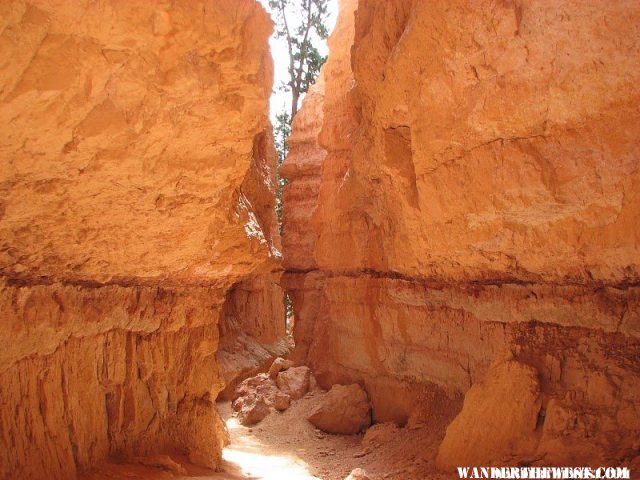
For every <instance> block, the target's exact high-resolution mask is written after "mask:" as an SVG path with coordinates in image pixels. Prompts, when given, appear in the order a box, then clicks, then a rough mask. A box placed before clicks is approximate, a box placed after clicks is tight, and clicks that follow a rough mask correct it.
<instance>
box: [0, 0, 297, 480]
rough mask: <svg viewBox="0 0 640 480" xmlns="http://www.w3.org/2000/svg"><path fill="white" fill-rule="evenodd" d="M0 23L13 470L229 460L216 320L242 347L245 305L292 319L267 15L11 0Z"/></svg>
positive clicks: (5, 441)
mask: <svg viewBox="0 0 640 480" xmlns="http://www.w3.org/2000/svg"><path fill="white" fill-rule="evenodd" d="M0 23H1V25H0V32H1V33H0V64H1V65H2V69H0V72H1V73H0V122H1V123H2V125H3V127H2V129H1V133H0V162H1V163H0V165H1V167H0V192H1V193H0V275H1V278H0V305H1V307H0V308H1V310H2V320H1V321H0V340H1V341H2V344H3V348H2V351H1V352H0V445H1V446H2V450H3V454H2V455H0V478H3V479H4V478H7V479H8V478H11V479H14V478H24V479H27V478H52V479H57V478H60V479H70V478H75V477H76V475H77V474H78V473H79V472H81V471H83V470H85V469H87V468H90V467H93V466H95V465H96V464H99V463H100V462H103V461H107V460H108V459H109V458H111V457H125V458H130V457H135V456H141V455H148V454H157V453H179V454H185V455H187V456H188V457H189V458H190V460H191V461H193V462H195V463H198V464H201V465H206V466H210V467H215V466H216V465H217V464H218V460H219V457H220V449H221V445H222V443H223V442H224V441H225V431H224V428H223V426H222V424H221V421H220V419H219V417H218V413H217V411H216V409H215V400H216V397H217V395H218V392H219V391H220V390H221V389H222V388H223V386H224V382H223V377H225V376H226V373H227V372H226V371H225V369H222V370H223V371H222V372H220V371H219V368H218V361H217V360H216V351H217V349H218V348H217V347H218V340H219V330H220V331H222V336H223V343H225V345H228V346H229V345H231V347H228V349H227V353H229V352H231V353H233V347H232V345H233V339H232V338H229V337H230V336H233V335H234V334H235V332H237V329H236V330H234V329H233V328H229V325H233V324H234V320H233V318H232V315H233V314H232V312H247V311H248V310H250V309H251V308H253V307H251V306H249V305H248V304H251V305H253V304H255V300H254V298H260V299H262V300H261V301H262V302H263V303H262V304H261V306H260V308H263V309H264V310H265V311H266V309H267V308H271V311H270V312H267V313H268V314H270V315H278V314H279V315H281V316H280V317H279V318H282V314H281V313H278V312H281V311H282V292H281V290H280V289H279V287H278V286H277V285H276V284H275V283H274V282H277V281H278V276H279V274H278V271H279V268H280V266H279V262H280V256H281V255H280V251H279V250H280V244H279V242H280V240H279V234H278V229H277V228H276V224H275V218H274V213H273V205H274V193H273V192H274V185H275V181H274V158H275V157H274V152H273V146H272V135H271V130H270V127H269V125H268V118H267V112H268V100H269V96H270V95H271V86H272V68H273V67H272V60H271V56H270V52H269V49H268V42H267V40H268V37H269V35H270V33H271V30H272V24H271V21H270V19H269V17H268V15H267V14H266V13H265V11H264V10H263V9H262V7H260V6H259V5H258V4H257V3H256V2H255V1H253V0H233V1H231V0H225V1H215V2H212V1H204V0H196V1H193V0H179V1H158V2H147V1H142V0H139V1H137V0H136V1H126V2H120V1H115V0H105V1H101V2H77V1H72V0H57V1H55V2H50V1H44V0H42V1H41V0H32V1H29V2H25V1H22V0H10V1H3V2H1V4H0ZM248 299H249V300H248ZM278 309H280V310H278ZM254 313H255V312H254ZM243 318H245V320H244V323H243V324H242V325H240V328H244V331H245V333H247V334H249V336H253V337H254V339H255V340H256V341H257V342H258V343H259V342H260V341H264V342H267V343H272V342H274V341H275V340H276V338H277V337H278V336H281V335H282V333H283V330H284V325H282V326H281V327H278V326H274V325H271V324H270V323H271V321H272V319H273V318H275V317H264V318H258V317H256V316H255V315H254V317H250V315H249V314H248V313H247V314H246V315H244V317H243ZM219 322H222V323H223V324H224V325H225V326H219ZM235 323H237V322H235Z"/></svg>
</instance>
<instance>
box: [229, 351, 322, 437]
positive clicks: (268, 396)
mask: <svg viewBox="0 0 640 480" xmlns="http://www.w3.org/2000/svg"><path fill="white" fill-rule="evenodd" d="M312 379H313V375H312V374H311V370H309V367H304V366H303V367H293V362H291V361H290V360H285V359H283V358H276V359H275V360H274V361H273V364H272V365H271V367H270V368H269V372H268V373H260V374H258V375H256V376H255V377H250V378H247V379H246V380H244V381H242V382H241V383H240V384H239V385H238V386H237V387H236V390H235V392H234V395H233V399H234V400H233V403H232V407H233V410H234V411H235V412H237V417H238V421H239V422H240V423H241V424H243V425H255V424H256V423H258V422H260V421H261V420H262V419H263V418H265V417H266V416H267V415H269V413H271V411H273V410H274V409H275V410H278V411H284V410H286V409H287V408H289V406H290V405H291V400H298V399H300V398H302V397H304V395H305V394H306V393H307V392H308V391H309V388H310V386H311V384H312V383H315V381H314V380H312Z"/></svg>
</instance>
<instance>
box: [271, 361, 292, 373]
mask: <svg viewBox="0 0 640 480" xmlns="http://www.w3.org/2000/svg"><path fill="white" fill-rule="evenodd" d="M291 367H293V362H292V361H291V360H285V359H284V358H282V357H278V358H276V359H275V360H274V361H273V363H272V364H271V367H269V376H270V377H271V378H276V376H277V375H278V373H280V372H281V371H282V370H287V369H289V368H291Z"/></svg>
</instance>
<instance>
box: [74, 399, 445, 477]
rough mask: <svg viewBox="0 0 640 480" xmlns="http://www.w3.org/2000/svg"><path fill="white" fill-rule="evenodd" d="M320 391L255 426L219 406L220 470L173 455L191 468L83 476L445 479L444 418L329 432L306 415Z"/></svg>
mask: <svg viewBox="0 0 640 480" xmlns="http://www.w3.org/2000/svg"><path fill="white" fill-rule="evenodd" d="M322 395H323V393H322V392H319V391H318V392H315V393H309V394H307V395H306V396H305V397H304V398H303V399H301V400H298V401H296V402H293V403H292V405H291V407H290V408H289V409H288V410H286V411H285V412H282V413H280V412H272V413H271V414H270V415H269V416H267V417H266V418H265V419H264V420H263V421H262V422H260V423H259V424H258V425H255V426H253V427H245V426H242V425H241V424H240V423H239V422H238V421H237V419H236V418H235V417H234V416H233V412H232V409H231V405H230V403H229V402H221V403H218V409H219V411H220V414H221V415H222V418H223V420H224V421H225V423H226V424H227V428H228V429H229V435H230V438H231V444H230V445H229V446H228V447H227V448H225V450H224V452H223V460H224V462H223V465H222V470H223V471H222V472H212V471H209V470H204V469H201V468H197V467H194V466H192V465H188V464H185V463H184V462H183V459H175V460H177V461H178V462H180V463H181V464H182V465H184V467H185V468H186V469H187V471H188V472H189V475H187V476H184V475H176V474H174V473H171V472H169V471H166V470H162V469H160V468H150V467H143V466H140V465H108V466H106V467H103V468H101V469H100V473H99V474H93V475H89V476H87V477H86V478H85V480H99V479H112V480H121V479H132V478H138V479H145V480H165V479H180V480H193V479H197V480H221V479H228V480H239V479H267V480H309V479H322V480H342V479H344V478H345V477H346V476H347V475H348V474H349V472H351V470H352V469H354V468H358V467H359V468H364V469H365V470H366V471H367V474H368V475H369V477H370V478H371V479H372V480H378V479H384V480H387V479H389V480H395V479H398V480H400V479H402V480H406V479H426V478H449V477H446V476H443V475H440V474H437V473H436V472H435V470H434V468H433V458H434V456H435V452H436V450H437V447H438V444H439V442H440V440H441V438H442V434H443V433H444V425H445V424H446V418H445V416H442V417H439V416H438V415H437V414H434V417H433V418H432V419H431V420H432V421H430V422H429V426H422V427H420V428H397V427H395V426H394V425H392V424H383V425H377V426H374V427H372V429H370V431H369V434H368V435H367V436H366V438H365V437H364V435H352V436H344V435H329V434H326V433H323V432H321V431H319V430H317V429H316V428H314V427H313V426H312V425H311V424H310V423H309V422H307V420H306V418H307V416H308V415H309V412H310V411H311V410H312V409H313V407H314V405H315V404H316V403H317V402H318V401H319V400H320V398H321V396H322Z"/></svg>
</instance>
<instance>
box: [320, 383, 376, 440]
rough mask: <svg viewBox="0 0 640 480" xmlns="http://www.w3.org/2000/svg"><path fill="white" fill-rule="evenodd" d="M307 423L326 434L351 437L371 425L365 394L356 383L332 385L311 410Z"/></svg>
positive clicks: (369, 409)
mask: <svg viewBox="0 0 640 480" xmlns="http://www.w3.org/2000/svg"><path fill="white" fill-rule="evenodd" d="M308 420H309V422H311V423H312V424H313V425H315V426H316V427H317V428H319V429H320V430H323V431H325V432H328V433H340V434H344V435H352V434H355V433H358V432H361V431H362V430H364V429H366V428H367V427H369V425H371V406H370V405H369V399H368V397H367V393H366V392H365V391H364V390H363V389H362V387H361V386H360V385H358V384H356V383H354V384H352V385H334V386H333V387H331V390H329V392H328V393H327V394H326V395H325V396H324V398H323V399H322V400H321V402H320V403H319V404H318V405H317V406H316V407H315V408H314V409H313V411H312V412H311V415H309V418H308Z"/></svg>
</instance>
